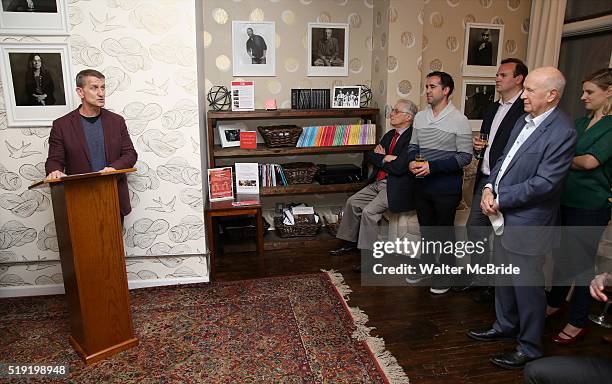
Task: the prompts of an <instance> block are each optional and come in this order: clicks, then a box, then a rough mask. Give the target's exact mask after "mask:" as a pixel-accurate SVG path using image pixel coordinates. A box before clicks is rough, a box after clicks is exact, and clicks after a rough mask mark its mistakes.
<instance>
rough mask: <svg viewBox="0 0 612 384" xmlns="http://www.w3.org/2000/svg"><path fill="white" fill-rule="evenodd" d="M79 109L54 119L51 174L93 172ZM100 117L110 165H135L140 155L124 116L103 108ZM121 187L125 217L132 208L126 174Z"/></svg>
mask: <svg viewBox="0 0 612 384" xmlns="http://www.w3.org/2000/svg"><path fill="white" fill-rule="evenodd" d="M79 108H80V106H79ZM79 108H77V109H75V110H74V111H72V112H70V113H68V114H67V115H65V116H62V117H60V118H59V119H57V120H55V121H54V122H53V127H52V128H51V134H50V135H49V156H48V157H47V162H46V163H45V171H46V173H47V175H48V174H49V173H51V172H52V171H58V170H59V171H63V172H64V173H66V174H67V175H72V174H77V173H87V172H91V171H92V169H91V162H90V161H91V156H90V154H89V148H88V147H87V141H86V139H85V133H84V132H83V125H82V124H81V117H80V114H79ZM100 119H102V129H103V130H104V152H105V154H106V162H107V166H108V167H113V168H115V169H126V168H131V167H133V166H134V164H136V160H137V159H138V154H137V153H136V151H135V150H134V145H133V144H132V140H131V139H130V134H129V133H128V130H127V126H126V125H125V120H124V119H123V117H121V116H119V115H118V114H116V113H113V112H110V111H108V110H106V109H104V108H102V112H101V116H100ZM117 189H118V192H119V206H120V209H121V215H123V216H125V215H127V214H128V213H130V211H131V210H132V208H131V206H130V196H129V192H128V186H127V178H126V176H125V175H121V176H120V177H119V179H118V183H117Z"/></svg>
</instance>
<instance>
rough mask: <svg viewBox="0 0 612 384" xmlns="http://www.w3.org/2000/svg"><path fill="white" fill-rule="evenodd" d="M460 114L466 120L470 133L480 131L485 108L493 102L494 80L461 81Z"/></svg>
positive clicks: (494, 93) (494, 92) (494, 94)
mask: <svg viewBox="0 0 612 384" xmlns="http://www.w3.org/2000/svg"><path fill="white" fill-rule="evenodd" d="M461 95H462V97H461V112H463V114H464V115H465V116H466V117H467V118H468V121H469V123H470V127H472V131H480V126H481V125H482V118H483V115H484V112H485V111H486V109H487V106H488V105H489V104H491V103H493V102H494V101H495V96H496V91H495V80H494V79H491V80H482V79H475V80H467V79H466V80H463V83H462V92H461Z"/></svg>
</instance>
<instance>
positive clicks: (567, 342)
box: [552, 328, 589, 345]
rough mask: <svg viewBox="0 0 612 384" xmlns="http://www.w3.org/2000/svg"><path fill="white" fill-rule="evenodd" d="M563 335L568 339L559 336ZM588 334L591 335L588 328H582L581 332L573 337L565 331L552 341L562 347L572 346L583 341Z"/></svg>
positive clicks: (555, 336)
mask: <svg viewBox="0 0 612 384" xmlns="http://www.w3.org/2000/svg"><path fill="white" fill-rule="evenodd" d="M561 333H562V334H563V335H565V336H566V337H561V336H559V335H560V334H561ZM587 333H589V329H588V328H581V329H580V331H578V333H577V334H576V336H572V335H569V334H567V333H565V332H564V331H561V332H559V333H558V334H556V335H554V336H553V338H552V341H554V342H555V343H557V344H561V345H572V344H576V343H577V342H579V341H580V340H582V339H583V338H584V337H585V336H586V335H587Z"/></svg>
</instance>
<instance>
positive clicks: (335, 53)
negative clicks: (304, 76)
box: [308, 23, 349, 76]
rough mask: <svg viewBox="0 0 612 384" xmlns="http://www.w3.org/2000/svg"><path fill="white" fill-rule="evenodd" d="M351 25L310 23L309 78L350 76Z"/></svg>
mask: <svg viewBox="0 0 612 384" xmlns="http://www.w3.org/2000/svg"><path fill="white" fill-rule="evenodd" d="M348 51H349V25H348V24H337V23H308V76H348V61H349V60H348Z"/></svg>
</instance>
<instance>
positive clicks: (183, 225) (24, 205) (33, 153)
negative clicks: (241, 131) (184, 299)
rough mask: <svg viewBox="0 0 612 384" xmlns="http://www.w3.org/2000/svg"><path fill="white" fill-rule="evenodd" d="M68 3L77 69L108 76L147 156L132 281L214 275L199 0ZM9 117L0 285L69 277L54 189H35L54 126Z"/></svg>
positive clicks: (133, 236) (134, 195)
mask: <svg viewBox="0 0 612 384" xmlns="http://www.w3.org/2000/svg"><path fill="white" fill-rule="evenodd" d="M68 4H69V6H68V17H69V33H70V36H69V38H68V42H69V44H70V47H71V56H72V57H71V62H72V68H71V71H72V74H73V75H74V74H76V73H77V72H78V71H79V70H81V69H84V68H87V67H89V68H95V69H97V70H99V71H101V72H103V73H104V74H105V76H106V84H107V105H106V107H107V108H108V109H111V110H113V111H114V112H116V113H119V114H121V115H122V116H123V117H124V118H125V119H126V122H127V126H128V130H129V133H130V135H131V137H132V141H133V142H134V145H135V147H136V150H137V151H138V154H139V159H138V162H137V163H136V167H137V168H138V171H137V172H136V173H134V174H131V175H129V177H128V183H129V190H130V199H131V203H132V207H133V211H132V213H131V214H130V215H128V216H127V217H126V220H125V224H124V244H125V251H126V256H127V257H126V264H127V271H128V279H129V280H131V281H132V283H134V282H136V285H138V282H141V281H142V280H152V279H154V280H159V279H163V280H169V281H174V282H181V281H182V282H186V281H194V280H199V281H208V271H207V267H206V258H205V256H204V255H205V252H206V244H205V241H204V233H205V231H204V218H203V199H202V170H201V165H200V164H201V155H200V134H199V113H200V110H199V107H198V89H197V77H196V76H197V75H196V61H197V55H196V32H195V31H196V25H195V12H194V11H195V3H194V0H164V1H153V0H151V1H143V0H138V1H135V0H105V1H101V0H100V1H80V0H70V1H68ZM5 39H6V38H5ZM22 39H23V41H32V42H38V41H48V40H44V39H49V38H38V37H35V36H32V37H23V38H22ZM56 39H57V38H56ZM3 40H4V39H3ZM73 82H74V80H72V83H73ZM0 108H2V111H1V112H4V108H5V105H4V101H3V100H2V101H0ZM1 118H2V120H0V146H1V147H3V149H2V150H0V287H1V288H0V289H3V288H9V287H13V288H15V287H17V288H27V287H36V286H42V285H49V284H55V285H57V284H61V283H62V277H61V267H60V264H59V252H58V245H57V236H56V233H55V226H54V223H53V213H52V208H51V201H50V193H49V190H48V189H42V190H33V191H28V190H27V187H28V185H30V184H31V183H32V181H34V180H38V179H40V178H42V177H44V176H45V174H44V172H45V171H44V162H45V160H46V156H47V151H48V135H49V131H50V128H25V129H15V128H7V126H6V115H5V114H4V113H3V114H2V115H1ZM43 289H44V288H43ZM5 291H10V289H8V290H5ZM39 292H42V291H39Z"/></svg>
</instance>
